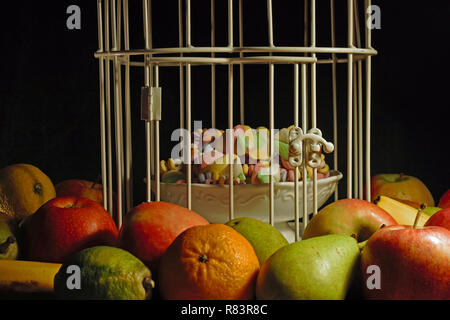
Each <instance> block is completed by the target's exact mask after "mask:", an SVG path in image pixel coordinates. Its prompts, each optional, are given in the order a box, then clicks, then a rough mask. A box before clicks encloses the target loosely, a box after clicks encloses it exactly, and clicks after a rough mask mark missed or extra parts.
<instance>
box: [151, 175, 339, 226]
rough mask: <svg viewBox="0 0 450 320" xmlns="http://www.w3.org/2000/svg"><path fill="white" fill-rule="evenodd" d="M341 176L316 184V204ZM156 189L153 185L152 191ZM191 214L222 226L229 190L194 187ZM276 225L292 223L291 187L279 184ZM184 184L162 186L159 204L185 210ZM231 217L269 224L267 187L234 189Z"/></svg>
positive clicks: (226, 186)
mask: <svg viewBox="0 0 450 320" xmlns="http://www.w3.org/2000/svg"><path fill="white" fill-rule="evenodd" d="M340 179H342V173H340V172H339V171H331V172H330V176H329V177H328V178H324V179H320V180H317V204H318V206H319V207H321V206H322V205H323V204H324V203H325V202H326V201H327V200H328V199H329V197H330V196H331V195H332V194H333V192H334V190H335V189H336V185H337V184H338V182H339V180H340ZM298 186H299V190H298V195H299V208H300V216H302V208H303V196H302V195H303V182H302V181H300V182H299V183H298ZM312 187H313V183H312V181H308V183H307V188H308V214H309V213H312V209H313V203H312V201H313V199H312V198H313V193H312ZM155 188H156V183H155V181H152V189H153V191H154V190H155ZM191 188H192V189H191V190H192V210H194V211H195V212H197V213H199V214H200V215H202V216H203V217H205V219H207V220H208V221H209V222H211V223H225V222H227V221H228V220H229V213H228V205H229V189H228V188H229V186H228V185H217V184H216V185H208V184H200V183H193V184H192V185H191ZM274 190H275V193H274V200H275V203H274V207H275V212H274V217H275V222H276V223H278V222H286V221H289V220H294V218H295V213H294V183H293V182H278V183H275V185H274ZM186 193H187V187H186V184H172V183H170V184H169V183H161V190H160V195H161V201H166V202H171V203H174V204H178V205H181V206H184V207H185V206H186V199H187V197H186ZM234 217H235V218H237V217H253V218H257V219H260V220H263V221H266V222H267V221H269V184H246V185H235V186H234Z"/></svg>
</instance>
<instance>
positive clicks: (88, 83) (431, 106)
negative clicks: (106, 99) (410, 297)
mask: <svg viewBox="0 0 450 320" xmlns="http://www.w3.org/2000/svg"><path fill="white" fill-rule="evenodd" d="M154 2H155V9H154V12H155V21H154V26H155V36H154V41H155V46H158V45H163V44H164V43H165V44H166V45H167V44H168V45H176V44H177V41H178V36H177V30H178V26H177V16H176V12H177V11H176V10H177V9H176V3H177V1H154ZM336 2H337V3H339V4H340V1H336ZM373 2H374V4H378V5H379V6H380V7H381V27H382V29H381V30H374V31H373V46H374V47H375V48H376V49H377V50H378V52H379V54H378V56H376V57H374V58H373V79H372V82H373V99H372V102H373V113H372V173H374V174H375V173H382V172H393V173H397V172H398V173H399V172H404V173H405V174H409V175H413V176H416V177H419V178H420V179H421V180H422V181H423V182H424V183H425V184H426V185H427V186H428V187H429V188H430V190H431V192H432V194H433V196H434V197H435V199H436V201H438V199H439V197H440V196H441V195H442V194H443V193H444V192H445V191H446V190H447V188H448V187H449V176H450V175H449V173H450V172H449V167H448V165H447V159H448V156H449V152H448V148H447V144H448V140H447V139H448V112H446V111H448V107H449V101H448V79H447V78H448V71H449V63H450V62H449V61H450V59H448V58H449V53H448V39H449V38H450V29H449V28H448V23H447V21H448V17H449V14H450V4H449V3H447V2H438V1H434V2H431V3H430V4H427V5H426V6H424V5H422V6H420V5H418V4H415V3H414V4H410V3H408V4H406V3H405V2H401V1H383V2H382V1H373ZM130 3H137V4H138V5H140V3H141V2H140V1H136V2H134V1H130ZM163 3H166V4H163ZM167 3H169V4H167ZM204 3H206V4H207V6H206V7H203V8H201V7H200V6H199V5H193V8H192V12H193V21H195V23H194V25H193V41H194V43H195V44H197V43H198V45H207V41H208V39H209V31H208V26H209V5H208V3H209V1H205V2H204ZM245 3H249V4H248V7H246V8H250V6H251V5H253V9H252V13H251V16H252V18H250V14H249V15H248V17H249V18H248V19H254V20H251V21H262V22H261V24H260V25H259V24H258V23H256V22H252V23H246V24H245V28H246V29H245V30H246V32H247V35H246V38H245V40H246V41H247V43H246V44H248V45H255V44H256V45H257V44H264V45H265V44H266V42H265V40H266V33H265V31H264V30H265V29H264V28H265V27H264V24H263V22H265V20H264V19H265V16H264V14H265V13H264V12H265V3H261V2H259V4H258V6H259V8H258V6H257V3H256V1H249V2H248V1H245ZM283 3H284V6H283ZM71 4H77V5H79V6H80V8H81V12H82V21H81V30H68V29H67V28H66V19H67V17H68V15H67V14H66V8H67V7H68V6H69V5H71ZM161 6H166V7H165V8H163V7H161ZM216 6H217V10H220V9H221V7H220V6H221V5H220V4H217V5H216ZM137 7H138V6H136V8H134V7H133V6H132V8H131V9H130V10H131V11H130V17H131V18H130V19H131V23H132V24H133V27H132V39H131V41H132V46H133V47H136V48H141V47H142V45H143V39H142V37H140V31H141V30H142V29H141V28H142V25H141V15H140V14H139V12H138V11H137ZM236 7H237V2H236ZM158 10H159V11H158ZM301 11H302V5H297V7H295V6H287V5H286V4H285V2H282V1H280V2H278V1H275V2H274V14H275V15H284V18H283V19H279V20H276V21H275V22H274V26H275V40H276V41H277V42H276V43H277V44H280V45H293V44H295V43H297V44H299V43H300V44H301V43H302V41H303V39H302V33H303V32H302V23H301V19H302V17H303V13H302V12H301ZM156 12H157V13H158V14H156ZM223 12H226V11H223ZM247 12H249V11H247ZM296 12H298V14H294V13H296ZM169 13H171V15H170V19H169V18H168V16H169V15H168V14H169ZM202 13H205V14H206V15H204V16H202ZM317 13H318V18H317V21H318V24H320V25H321V26H323V27H319V28H318V43H317V44H318V45H319V46H328V45H329V41H330V40H329V36H328V35H329V32H328V30H329V22H328V21H329V17H328V2H327V1H325V2H322V1H318V9H317ZM337 13H338V16H337V18H336V20H337V22H338V24H339V23H343V22H345V19H346V14H345V8H344V10H342V7H341V8H340V9H339V10H337ZM96 14H97V13H96V1H56V2H42V1H40V2H37V1H25V2H14V1H10V2H8V6H7V9H2V10H1V11H0V16H1V19H0V21H2V22H1V23H2V24H4V25H2V26H1V29H0V30H1V31H0V32H1V38H0V39H1V41H0V47H1V57H2V59H1V62H0V74H1V75H2V77H1V80H0V81H1V85H0V146H1V149H0V167H4V166H6V165H9V164H13V163H18V162H25V163H31V164H34V165H36V166H38V167H39V168H41V169H42V170H43V171H44V172H46V173H47V174H48V175H49V176H50V177H51V179H52V180H53V182H54V183H57V182H59V181H61V180H64V179H69V178H80V179H87V180H95V179H96V178H97V176H98V174H99V173H100V134H99V107H98V105H99V93H98V91H99V90H98V86H99V85H98V62H97V60H96V59H95V58H94V52H95V51H96V50H97V47H98V44H97V16H96ZM202 17H204V19H203V20H204V21H203V22H202V21H201V20H202ZM236 17H237V16H236ZM225 19H226V14H218V15H217V25H219V24H220V23H221V22H223V21H225ZM292 30H294V31H292ZM217 32H218V34H217V41H218V43H220V42H222V43H224V42H225V41H226V32H225V30H222V29H220V27H218V31H217ZM337 32H338V40H339V44H340V45H342V46H344V45H345V41H346V36H345V32H346V29H345V27H344V28H341V29H339V30H337ZM236 40H237V36H236ZM293 40H294V41H293ZM295 41H297V42H295ZM325 68H326V67H325ZM322 70H326V69H324V68H323V67H322V66H319V67H318V126H319V127H320V128H321V129H322V131H323V132H324V135H325V136H326V137H327V139H329V140H332V130H331V121H332V117H331V97H330V94H331V79H330V73H329V72H328V71H322ZM338 71H339V90H340V94H339V96H338V102H339V108H340V113H339V123H340V126H341V127H340V134H339V139H340V141H341V143H340V144H339V146H340V153H339V157H340V163H341V164H344V163H345V157H344V155H345V151H344V150H345V149H344V147H345V144H344V141H345V140H344V139H345V130H346V129H345V128H346V112H345V108H346V91H345V86H346V66H345V65H342V66H340V67H339V70H338ZM217 72H218V79H217V87H218V92H217V95H218V98H217V99H218V100H217V101H218V102H217V103H218V108H222V109H220V110H221V111H218V117H219V118H220V119H222V120H219V121H218V125H219V126H222V127H225V126H226V124H227V118H226V114H227V113H226V105H227V102H226V93H227V91H226V90H227V85H226V83H227V82H226V69H225V68H218V71H217ZM235 74H236V78H238V70H237V69H236V73H235ZM208 75H209V71H208V69H205V68H203V69H198V71H197V69H196V70H194V71H193V81H194V82H193V116H192V119H193V120H198V119H204V120H205V121H207V120H209V117H210V111H209V101H210V100H209V99H210V93H209V81H208V79H209V78H208ZM132 76H133V79H134V80H133V81H136V82H135V84H134V85H133V87H132V103H133V124H134V135H133V147H134V151H135V154H134V159H135V171H134V175H135V179H136V183H135V184H136V186H135V190H136V199H135V201H142V200H143V196H144V195H143V190H144V185H143V183H142V178H143V177H144V176H145V169H144V158H145V153H144V150H145V147H144V142H143V141H144V140H143V139H144V134H143V132H144V130H143V129H144V124H143V122H141V121H140V119H139V88H140V86H141V85H142V83H143V82H142V81H143V74H142V72H141V71H140V70H139V71H137V70H134V69H133V75H132ZM160 77H161V86H162V87H163V97H164V100H163V103H164V112H163V120H165V121H163V122H162V123H161V132H162V133H161V147H162V149H161V156H162V157H163V158H167V157H168V156H169V155H168V151H169V150H170V148H171V147H172V146H173V143H169V142H170V141H169V138H170V135H169V134H170V133H171V130H172V129H174V128H175V127H176V126H177V123H176V122H177V121H178V113H177V112H178V72H177V69H170V70H167V71H161V75H160ZM266 77H267V70H266V69H265V68H264V67H259V68H258V67H249V68H248V69H246V107H247V112H246V118H247V119H248V124H250V125H252V126H254V125H257V126H259V125H265V126H268V114H269V113H268V107H267V90H266V89H267V81H266ZM202 79H203V80H202ZM205 80H206V81H205ZM202 81H205V82H202ZM236 81H237V80H236ZM291 81H292V75H291V69H290V68H288V67H279V68H278V67H277V69H276V83H275V85H276V88H275V89H276V98H275V99H276V105H277V110H276V115H275V117H276V126H277V127H284V126H288V125H290V124H291V123H292V120H289V119H290V118H289V117H290V115H291V114H292V113H293V111H292V98H291V97H292V96H291V95H292V89H291V88H292V85H291ZM237 85H238V83H236V86H237ZM237 88H238V87H236V92H237ZM236 99H237V97H236ZM236 101H238V100H236ZM173 108H174V109H173ZM172 110H176V112H175V113H174V112H173V111H172ZM235 115H236V117H235V120H236V121H237V115H238V109H237V108H236V110H235ZM171 119H174V120H171ZM204 126H209V122H205V123H204ZM328 159H330V160H329V161H331V159H332V157H331V156H329V158H328ZM341 169H342V170H341V171H343V172H344V173H345V166H344V167H342V168H341ZM342 185H343V187H342V188H341V189H340V190H341V192H343V191H344V190H345V188H344V186H345V181H343V182H342Z"/></svg>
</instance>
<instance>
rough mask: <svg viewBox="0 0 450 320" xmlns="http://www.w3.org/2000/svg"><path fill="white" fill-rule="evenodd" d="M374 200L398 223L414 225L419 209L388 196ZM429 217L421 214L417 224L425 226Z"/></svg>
mask: <svg viewBox="0 0 450 320" xmlns="http://www.w3.org/2000/svg"><path fill="white" fill-rule="evenodd" d="M374 202H375V204H376V205H377V206H379V207H380V208H381V209H384V210H385V211H387V213H389V214H390V215H391V216H392V217H393V218H394V219H395V221H397V223H398V224H401V225H407V226H412V225H414V221H415V219H416V216H417V211H418V209H416V208H413V207H411V206H409V205H407V204H405V203H402V202H400V201H397V200H394V199H392V198H389V197H386V196H380V197H378V198H377V199H375V201H374ZM428 218H429V216H427V215H426V214H421V215H420V217H419V221H418V223H417V226H418V227H423V225H424V224H425V222H427V220H428Z"/></svg>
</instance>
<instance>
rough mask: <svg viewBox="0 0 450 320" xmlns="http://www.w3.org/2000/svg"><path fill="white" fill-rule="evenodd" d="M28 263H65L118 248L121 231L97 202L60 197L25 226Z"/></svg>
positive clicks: (45, 205) (44, 207)
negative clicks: (100, 248)
mask: <svg viewBox="0 0 450 320" xmlns="http://www.w3.org/2000/svg"><path fill="white" fill-rule="evenodd" d="M24 229H25V241H24V242H25V247H26V252H27V258H28V260H35V261H46V262H59V263H62V262H64V261H65V260H66V259H67V258H68V257H70V256H71V255H72V254H74V253H75V252H77V251H79V250H82V249H84V248H88V247H91V246H95V245H109V246H116V245H117V242H118V234H119V232H118V229H117V227H116V225H115V223H114V220H113V219H112V218H111V216H110V215H109V213H108V212H107V211H106V210H105V209H104V208H103V207H102V206H101V205H100V204H98V203H96V202H95V201H93V200H90V199H86V198H81V197H56V198H54V199H52V200H50V201H48V202H47V203H45V204H44V205H43V206H42V207H40V208H39V210H38V211H36V213H35V214H33V215H32V216H30V218H29V220H28V221H26V223H25V225H24Z"/></svg>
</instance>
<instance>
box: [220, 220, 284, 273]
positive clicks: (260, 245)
mask: <svg viewBox="0 0 450 320" xmlns="http://www.w3.org/2000/svg"><path fill="white" fill-rule="evenodd" d="M226 225H227V226H229V227H232V228H233V229H234V230H236V231H237V232H239V233H240V234H241V235H243V236H244V238H246V239H247V240H248V242H250V243H251V245H252V246H253V249H254V250H255V253H256V256H257V257H258V260H259V263H260V264H261V265H262V264H263V263H264V261H266V260H267V258H269V257H270V256H271V255H272V254H273V253H274V252H275V251H277V250H278V249H280V248H281V247H284V246H286V245H287V244H288V241H287V240H286V238H285V237H284V236H283V234H281V232H280V231H278V229H276V228H275V227H273V226H272V225H270V224H268V223H266V222H264V221H261V220H258V219H254V218H249V217H242V218H236V219H233V220H230V221H228V222H227V223H226Z"/></svg>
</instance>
